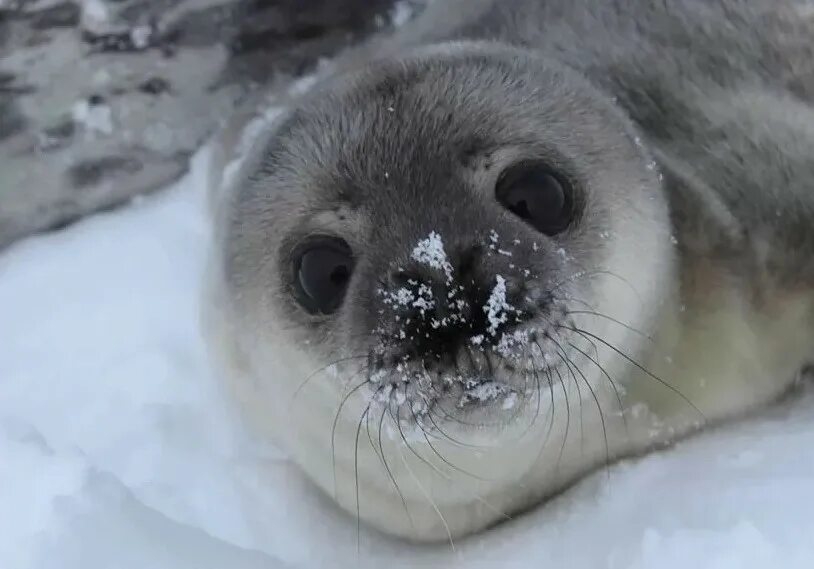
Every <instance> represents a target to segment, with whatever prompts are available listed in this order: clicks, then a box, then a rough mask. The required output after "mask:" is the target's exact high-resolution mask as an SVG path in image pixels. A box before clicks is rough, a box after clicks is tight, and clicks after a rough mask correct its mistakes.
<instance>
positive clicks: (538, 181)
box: [495, 163, 574, 236]
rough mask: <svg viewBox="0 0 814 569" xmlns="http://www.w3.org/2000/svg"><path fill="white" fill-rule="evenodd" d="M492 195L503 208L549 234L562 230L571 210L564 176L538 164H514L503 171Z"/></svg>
mask: <svg viewBox="0 0 814 569" xmlns="http://www.w3.org/2000/svg"><path fill="white" fill-rule="evenodd" d="M495 197H496V198H497V200H498V201H499V202H500V203H501V205H503V207H505V208H506V209H508V210H509V211H511V212H512V213H513V214H515V215H516V216H517V217H519V218H520V219H522V220H523V221H525V222H526V223H528V224H529V225H531V226H532V227H534V228H535V229H536V230H537V231H539V232H540V233H544V234H546V235H549V236H554V235H556V234H558V233H560V232H561V231H563V230H565V228H566V227H568V224H569V223H570V222H571V220H572V217H573V213H574V208H573V204H574V201H573V189H572V188H571V187H570V185H569V184H568V182H567V181H566V180H565V178H563V177H562V176H559V175H557V174H556V173H554V172H553V171H552V170H551V169H549V168H547V167H546V166H544V165H541V164H536V163H521V164H516V165H514V166H512V167H510V168H509V169H508V170H506V171H505V172H503V174H501V176H500V179H499V180H498V182H497V187H496V188H495Z"/></svg>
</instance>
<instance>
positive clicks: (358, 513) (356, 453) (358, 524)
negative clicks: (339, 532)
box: [353, 403, 370, 555]
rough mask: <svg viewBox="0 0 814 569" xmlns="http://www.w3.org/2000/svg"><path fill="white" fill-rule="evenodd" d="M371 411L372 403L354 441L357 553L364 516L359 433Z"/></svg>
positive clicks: (368, 406) (357, 427)
mask: <svg viewBox="0 0 814 569" xmlns="http://www.w3.org/2000/svg"><path fill="white" fill-rule="evenodd" d="M368 412H370V403H368V404H367V407H366V408H365V412H364V413H362V417H361V418H360V419H359V424H358V425H356V441H355V443H354V450H353V476H354V480H355V483H356V554H357V555H358V554H359V551H360V549H361V548H360V545H361V543H360V541H361V537H360V536H361V531H362V516H361V509H360V505H359V433H360V432H361V431H362V423H363V422H364V421H365V419H366V418H367V414H368Z"/></svg>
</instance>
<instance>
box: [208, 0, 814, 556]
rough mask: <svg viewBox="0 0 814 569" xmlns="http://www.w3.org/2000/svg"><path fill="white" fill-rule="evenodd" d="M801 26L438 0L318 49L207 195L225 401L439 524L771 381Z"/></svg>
mask: <svg viewBox="0 0 814 569" xmlns="http://www.w3.org/2000/svg"><path fill="white" fill-rule="evenodd" d="M813 29H814V28H813V27H812V11H811V9H810V4H808V3H806V2H802V1H799V2H797V1H794V0H755V1H753V2H740V1H735V0H718V1H716V2H707V1H702V0H679V1H676V2H669V3H667V2H662V3H654V2H650V1H647V0H625V1H624V2H622V1H607V0H545V1H540V0H517V1H515V2H500V1H498V0H476V1H470V0H465V1H460V0H437V1H436V2H433V3H432V4H431V6H430V7H429V8H427V9H426V11H425V12H424V13H422V15H420V16H419V17H418V18H417V19H416V20H415V21H414V22H412V23H411V24H408V25H407V26H405V27H404V28H402V29H401V30H400V31H399V32H397V33H396V34H395V35H394V36H391V37H388V38H385V39H376V40H373V41H372V42H371V43H370V44H368V45H366V46H363V47H361V48H359V49H357V50H354V51H353V52H350V53H349V54H348V55H347V56H346V57H343V58H341V59H340V60H339V61H338V62H337V63H336V65H335V66H334V67H333V69H330V70H328V71H326V72H325V73H324V74H323V75H321V76H320V78H319V79H318V80H317V83H316V84H315V85H314V86H313V87H312V88H311V90H310V91H308V92H307V93H306V94H304V95H301V96H298V97H295V98H294V100H292V101H291V102H290V103H289V104H287V105H285V108H284V110H282V111H281V112H280V113H279V114H278V116H277V117H276V118H275V120H273V121H272V122H271V124H270V126H268V127H267V128H265V129H263V131H262V132H261V134H260V135H259V138H257V139H256V141H255V142H254V143H253V144H251V145H250V146H249V152H248V156H247V158H246V159H245V161H244V162H243V164H242V166H241V167H240V168H239V169H238V170H237V172H236V173H234V175H232V176H230V182H229V183H227V184H222V185H223V188H222V191H220V192H219V193H217V196H218V199H217V200H214V201H215V203H216V206H215V212H216V213H215V217H216V227H217V232H216V233H217V236H216V243H215V247H214V250H213V255H212V261H211V270H210V273H209V275H208V278H207V284H208V293H207V300H206V303H205V306H206V309H207V317H206V319H205V325H204V329H205V334H206V336H207V338H208V340H209V345H210V346H211V351H212V352H213V354H214V355H215V360H216V361H217V362H218V365H220V366H221V370H222V374H221V375H222V377H223V378H224V381H225V383H226V385H228V386H229V389H230V390H231V392H232V393H233V394H234V397H235V400H236V401H237V403H238V408H239V409H240V412H241V414H242V416H243V417H245V418H246V420H247V422H248V424H249V425H251V427H252V429H253V430H254V432H255V433H257V435H258V436H260V437H262V438H263V439H264V440H269V441H272V442H273V443H275V444H276V445H278V446H279V447H280V448H282V449H284V450H285V451H287V452H288V453H290V455H291V457H292V458H293V460H295V461H296V462H297V463H298V464H299V465H300V466H301V468H302V470H303V471H304V472H305V473H306V474H307V475H308V477H310V478H311V479H312V480H313V481H314V482H315V483H316V485H317V486H319V487H320V488H321V489H322V490H324V492H325V493H326V494H328V495H329V496H331V497H333V498H334V499H335V500H336V502H337V503H338V504H339V505H340V506H341V507H342V508H344V509H345V510H347V511H348V512H350V513H351V514H352V515H353V516H355V517H356V519H357V520H361V522H364V523H365V524H366V525H368V526H370V527H372V528H376V529H378V530H381V531H383V532H386V533H389V534H394V535H397V536H402V537H405V538H407V539H410V540H415V541H443V540H449V541H454V540H455V539H458V538H460V537H462V536H465V535H467V534H471V533H473V532H476V531H479V530H481V529H483V528H486V527H489V526H491V525H493V524H495V523H497V522H500V521H501V520H504V519H506V518H509V517H511V516H513V515H516V514H518V513H519V512H522V511H524V510H526V509H528V508H530V507H532V506H534V505H536V504H539V503H541V502H542V501H544V500H545V499H546V498H548V497H551V496H552V495H554V494H555V493H557V492H559V491H561V490H563V489H564V488H567V487H568V486H569V485H571V484H573V483H574V482H575V481H576V480H578V479H579V478H580V477H582V476H584V475H586V474H588V473H590V472H594V471H596V470H597V469H601V468H603V467H605V466H607V465H609V464H611V463H612V462H613V461H615V460H618V459H620V458H622V457H630V456H635V455H638V454H641V453H643V452H647V451H649V450H652V449H656V448H659V447H662V446H664V445H667V444H670V443H671V442H673V441H675V440H678V439H680V438H681V437H685V436H687V435H689V434H691V433H694V432H697V431H698V430H700V429H702V428H704V427H706V426H709V425H713V424H716V423H719V422H721V421H725V420H729V419H733V418H736V417H739V416H742V415H744V414H745V413H747V412H748V411H750V410H753V409H756V408H758V407H760V406H762V405H765V404H767V403H769V402H771V401H773V400H775V399H777V398H778V397H779V396H781V395H782V394H783V393H785V392H786V391H787V390H788V389H789V388H790V386H792V385H793V383H794V379H795V377H796V375H797V372H798V370H799V369H800V368H801V367H802V366H804V365H805V364H806V363H807V362H808V361H809V358H810V356H811V355H812V351H814V310H813V309H814V306H813V304H812V303H813V302H814V294H812V283H814V186H813V184H814V182H812V180H814V110H812V107H811V103H812V100H814V98H813V95H814V63H812V62H814V58H812V54H811V51H812V49H811V45H812V39H814V36H813V35H812V30H813ZM233 134H234V133H233ZM226 138H229V137H226ZM232 138H233V139H234V138H235V137H234V136H232ZM227 146H228V145H227ZM228 153H229V152H228V149H227V152H226V154H228ZM357 523H359V522H358V521H357Z"/></svg>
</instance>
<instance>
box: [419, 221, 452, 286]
mask: <svg viewBox="0 0 814 569" xmlns="http://www.w3.org/2000/svg"><path fill="white" fill-rule="evenodd" d="M411 256H412V258H413V259H414V260H415V261H416V262H418V263H421V264H423V265H427V266H428V267H431V268H433V269H437V270H439V271H443V272H444V274H445V275H446V277H447V282H451V281H452V265H451V264H450V262H449V260H448V259H447V252H446V251H445V250H444V240H443V239H441V236H440V235H439V234H438V233H437V232H435V231H431V232H430V234H429V235H428V236H427V238H426V239H422V240H421V241H419V242H418V244H416V246H415V247H414V248H413V252H412V255H411Z"/></svg>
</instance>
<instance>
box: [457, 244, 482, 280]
mask: <svg viewBox="0 0 814 569" xmlns="http://www.w3.org/2000/svg"><path fill="white" fill-rule="evenodd" d="M482 253H483V247H481V246H480V245H473V246H472V247H470V248H468V249H466V250H464V251H463V252H462V253H461V255H460V258H459V260H458V267H457V269H458V276H459V277H460V278H461V279H462V280H464V279H466V278H469V277H471V276H472V275H473V274H474V273H475V271H476V269H477V263H478V262H479V261H480V258H481V255H482Z"/></svg>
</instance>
